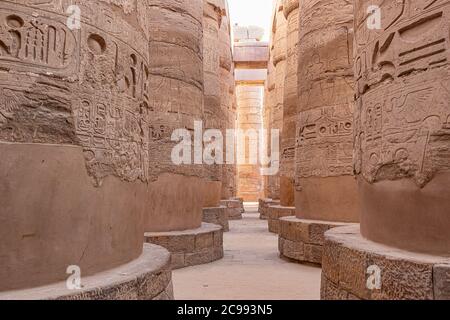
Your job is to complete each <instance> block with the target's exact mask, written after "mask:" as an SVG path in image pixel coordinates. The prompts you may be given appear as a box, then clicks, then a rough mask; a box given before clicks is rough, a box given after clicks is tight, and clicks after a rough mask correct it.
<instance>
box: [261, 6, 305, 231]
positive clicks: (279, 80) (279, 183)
mask: <svg viewBox="0 0 450 320" xmlns="http://www.w3.org/2000/svg"><path fill="white" fill-rule="evenodd" d="M287 4H288V3H287V2H286V1H285V0H279V1H277V7H276V8H277V9H276V16H275V21H274V27H275V29H274V43H273V63H274V66H275V88H274V91H275V93H274V95H275V97H274V100H275V101H274V107H273V111H272V129H279V130H280V134H281V141H280V142H281V143H280V158H281V161H280V163H279V168H280V172H279V174H278V175H276V176H273V177H270V178H269V179H270V181H271V183H272V185H273V188H274V191H275V195H276V196H278V197H277V199H280V203H278V201H276V202H272V201H271V200H269V201H268V202H269V203H267V204H265V206H266V207H268V209H267V215H268V220H269V231H271V232H273V233H278V232H279V231H280V218H282V217H287V216H294V215H295V207H294V201H293V198H294V197H293V184H292V179H291V178H289V177H292V175H293V168H292V160H293V158H292V152H290V153H289V149H290V147H289V144H290V143H291V142H292V139H289V135H291V136H292V134H294V136H295V130H294V132H292V127H293V126H292V116H291V113H290V112H288V111H287V109H286V108H285V100H286V102H288V101H289V102H290V103H291V104H292V89H293V88H292V85H291V84H292V80H293V78H292V75H293V73H292V70H290V72H289V77H287V74H288V47H289V48H290V50H289V53H290V54H291V55H290V59H289V61H290V62H292V58H293V55H292V54H293V53H294V50H292V49H293V48H294V45H296V40H295V39H294V38H293V37H292V35H293V32H294V33H295V30H298V27H297V28H296V27H295V25H294V24H293V23H292V17H294V16H295V15H298V8H295V9H294V7H295V6H293V3H289V4H288V5H289V7H286V5H287ZM291 9H294V10H291ZM285 12H286V13H289V14H285ZM292 14H293V15H292ZM287 16H291V18H290V20H291V23H290V24H289V25H288V21H287V19H286V17H287ZM288 28H289V29H290V30H288ZM288 35H289V39H288ZM288 41H291V43H289V42H288ZM286 80H289V85H290V87H291V88H290V89H291V90H290V91H289V92H287V91H286V83H287V81H286ZM288 93H289V94H288ZM285 98H286V99H285ZM291 107H292V106H291ZM285 115H286V118H285ZM285 119H286V121H285ZM285 125H288V127H287V128H286V131H285V128H284V126H285ZM284 149H286V151H287V153H286V152H285V150H284Z"/></svg>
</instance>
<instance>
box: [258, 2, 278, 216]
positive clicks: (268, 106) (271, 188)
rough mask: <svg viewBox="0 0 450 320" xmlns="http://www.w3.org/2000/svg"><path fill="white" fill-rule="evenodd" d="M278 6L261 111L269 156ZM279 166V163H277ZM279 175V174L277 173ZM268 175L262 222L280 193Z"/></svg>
mask: <svg viewBox="0 0 450 320" xmlns="http://www.w3.org/2000/svg"><path fill="white" fill-rule="evenodd" d="M279 7H280V4H279V2H278V1H274V3H273V13H272V28H271V35H270V43H269V62H268V66H267V80H266V82H265V86H264V110H263V127H264V129H266V130H267V133H266V142H265V143H266V148H267V153H268V154H270V153H271V151H272V145H271V137H272V134H271V131H272V129H279V128H276V126H274V122H273V119H274V111H275V108H276V102H275V93H276V90H275V87H276V82H275V80H276V79H275V75H276V73H275V72H276V69H275V66H274V53H275V39H276V32H277V22H278V20H277V15H278V12H279ZM278 166H279V163H278ZM278 173H279V172H278ZM278 173H277V174H276V175H268V176H265V177H264V198H262V199H259V208H258V212H259V213H260V218H261V219H262V220H267V219H268V209H269V206H271V205H277V204H279V200H275V199H279V198H280V192H279V189H280V187H279V185H280V181H279V174H278Z"/></svg>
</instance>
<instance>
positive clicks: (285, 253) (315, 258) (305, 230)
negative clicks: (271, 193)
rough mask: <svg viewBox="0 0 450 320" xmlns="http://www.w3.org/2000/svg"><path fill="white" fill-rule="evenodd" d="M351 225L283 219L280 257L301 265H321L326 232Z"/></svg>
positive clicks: (280, 235)
mask: <svg viewBox="0 0 450 320" xmlns="http://www.w3.org/2000/svg"><path fill="white" fill-rule="evenodd" d="M349 225H351V224H349V223H339V222H329V221H318V220H304V219H298V218H296V217H284V218H281V219H280V232H279V238H278V239H279V250H280V256H281V257H282V258H287V259H289V260H293V261H296V262H300V263H312V264H317V265H321V264H322V249H323V245H324V243H325V232H327V231H328V230H330V229H333V228H337V227H343V226H349Z"/></svg>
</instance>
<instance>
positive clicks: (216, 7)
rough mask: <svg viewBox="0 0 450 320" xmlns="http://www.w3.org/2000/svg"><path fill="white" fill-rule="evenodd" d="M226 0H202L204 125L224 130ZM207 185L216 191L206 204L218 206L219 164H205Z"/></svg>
mask: <svg viewBox="0 0 450 320" xmlns="http://www.w3.org/2000/svg"><path fill="white" fill-rule="evenodd" d="M224 10H225V7H224V1H223V0H203V58H204V60H203V74H204V87H205V92H204V97H205V100H204V127H205V129H217V130H221V131H222V132H223V127H224V119H225V113H224V110H223V109H222V108H221V98H222V93H221V91H220V90H221V86H220V49H221V47H220V45H221V41H220V38H219V29H220V26H221V25H222V16H223V13H224ZM204 168H205V171H206V178H207V179H209V180H210V181H211V182H210V183H208V188H210V190H212V191H213V192H214V195H213V196H211V197H208V198H205V201H204V206H205V207H208V206H216V205H218V204H219V202H220V200H221V192H222V182H221V181H222V173H223V171H222V168H223V166H222V165H220V164H215V165H205V166H204Z"/></svg>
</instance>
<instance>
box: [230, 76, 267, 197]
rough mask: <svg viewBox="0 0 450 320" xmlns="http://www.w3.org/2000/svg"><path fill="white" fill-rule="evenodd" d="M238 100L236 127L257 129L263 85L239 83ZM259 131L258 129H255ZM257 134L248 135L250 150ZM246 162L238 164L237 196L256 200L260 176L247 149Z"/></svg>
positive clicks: (258, 126) (258, 169) (244, 129)
mask: <svg viewBox="0 0 450 320" xmlns="http://www.w3.org/2000/svg"><path fill="white" fill-rule="evenodd" d="M236 95H237V100H238V128H239V129H240V130H243V132H246V131H247V130H259V129H260V128H261V127H262V114H261V112H262V103H263V87H262V86H261V85H259V86H258V85H246V84H240V85H238V86H237V88H236ZM256 132H259V131H256ZM258 138H259V137H258V136H249V139H248V140H247V143H246V149H247V150H250V145H252V144H253V145H254V144H256V145H258ZM246 160H247V161H246V163H247V164H243V165H241V164H240V165H238V196H240V197H242V198H244V200H245V201H249V202H254V201H257V200H258V198H259V195H260V194H261V192H262V187H263V186H262V177H261V174H260V167H259V165H258V164H257V163H256V164H251V163H250V158H249V155H248V151H247V157H246Z"/></svg>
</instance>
